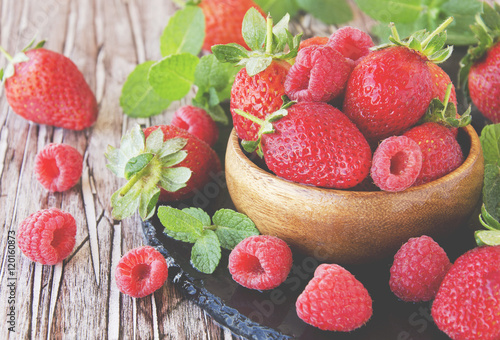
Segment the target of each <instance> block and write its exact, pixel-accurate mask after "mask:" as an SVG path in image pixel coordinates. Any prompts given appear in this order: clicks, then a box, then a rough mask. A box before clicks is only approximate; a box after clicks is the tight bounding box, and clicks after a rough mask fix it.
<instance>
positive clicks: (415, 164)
mask: <svg viewBox="0 0 500 340" xmlns="http://www.w3.org/2000/svg"><path fill="white" fill-rule="evenodd" d="M421 168H422V151H421V150H420V147H419V146H418V144H417V143H416V142H415V141H413V140H412V139H410V138H408V137H405V136H392V137H388V138H386V139H384V140H383V141H382V142H381V143H380V144H379V146H378V147H377V150H375V152H374V153H373V159H372V167H371V170H370V173H371V176H372V178H373V182H374V183H375V185H376V186H378V187H379V188H380V189H382V190H385V191H402V190H405V189H407V188H409V187H410V186H411V185H412V184H413V183H414V182H415V180H416V179H417V176H418V174H419V173H420V169H421Z"/></svg>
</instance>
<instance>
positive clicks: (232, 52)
mask: <svg viewBox="0 0 500 340" xmlns="http://www.w3.org/2000/svg"><path fill="white" fill-rule="evenodd" d="M212 53H213V54H214V55H215V57H216V58H217V59H218V60H219V61H220V62H222V63H232V64H237V63H239V62H240V61H241V60H243V59H245V58H248V54H249V51H248V50H247V49H245V48H244V47H243V46H241V45H238V44H235V43H229V44H225V45H214V46H212Z"/></svg>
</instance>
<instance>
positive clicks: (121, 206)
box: [111, 188, 141, 220]
mask: <svg viewBox="0 0 500 340" xmlns="http://www.w3.org/2000/svg"><path fill="white" fill-rule="evenodd" d="M121 190H122V189H121V188H120V189H119V190H117V191H115V193H113V195H111V208H112V210H111V216H112V217H113V218H114V219H115V220H123V219H124V218H127V217H129V216H132V215H133V214H134V213H135V211H136V210H137V208H138V207H139V203H140V199H139V198H140V195H141V192H140V191H138V190H129V191H128V192H127V193H126V194H125V195H123V196H122V195H121V194H120V192H121Z"/></svg>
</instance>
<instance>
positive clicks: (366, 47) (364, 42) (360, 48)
mask: <svg viewBox="0 0 500 340" xmlns="http://www.w3.org/2000/svg"><path fill="white" fill-rule="evenodd" d="M327 45H328V46H331V47H333V49H335V50H337V51H338V52H340V54H342V55H343V56H344V57H345V58H349V59H350V60H352V61H353V62H354V63H355V64H357V63H359V61H360V60H361V59H362V58H363V57H364V56H366V55H368V53H370V48H371V47H373V46H374V44H373V41H372V38H371V37H370V36H369V35H368V34H366V33H365V32H363V31H361V30H359V29H357V28H354V27H349V26H346V27H342V28H339V29H338V30H337V31H335V32H334V33H333V34H332V35H331V36H330V38H329V40H328V42H327Z"/></svg>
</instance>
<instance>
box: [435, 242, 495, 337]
mask: <svg viewBox="0 0 500 340" xmlns="http://www.w3.org/2000/svg"><path fill="white" fill-rule="evenodd" d="M431 315H432V317H433V319H434V322H435V323H436V325H437V326H438V328H439V329H440V330H442V331H443V332H445V333H446V334H447V335H448V336H449V337H450V338H452V339H455V340H459V339H482V340H497V339H500V246H482V247H477V248H474V249H472V250H469V251H468V252H466V253H465V254H463V255H462V256H460V257H459V258H458V259H457V260H456V261H455V263H454V264H453V266H452V267H451V268H450V270H449V271H448V273H447V274H446V276H445V277H444V280H443V282H442V283H441V286H440V287H439V290H438V292H437V295H436V298H435V299H434V302H433V304H432V310H431Z"/></svg>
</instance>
